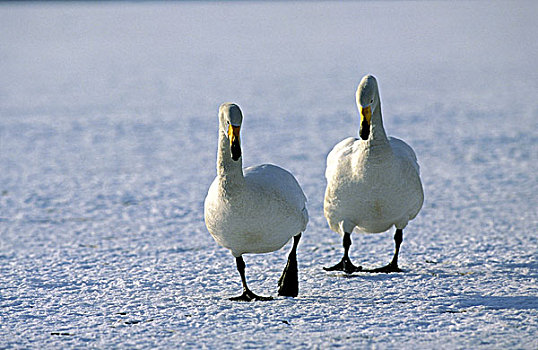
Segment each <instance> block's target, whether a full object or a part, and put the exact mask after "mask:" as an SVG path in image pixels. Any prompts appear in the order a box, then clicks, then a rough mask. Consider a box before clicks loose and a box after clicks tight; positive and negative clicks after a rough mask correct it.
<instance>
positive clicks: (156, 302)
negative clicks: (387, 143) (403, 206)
mask: <svg viewBox="0 0 538 350" xmlns="http://www.w3.org/2000/svg"><path fill="white" fill-rule="evenodd" d="M537 16H538V5H537V3H536V2H533V1H528V2H517V1H507V2H490V1H487V2H480V1H472V2H465V1H462V2H385V1H383V2H343V3H336V2H334V3H333V2H292V3H286V2H276V3H268V2H255V3H245V2H217V3H211V2H208V3H205V2H192V3H191V2H184V3H183V2H179V3H173V4H167V3H145V2H142V3H128V2H127V3H107V4H94V3H89V4H85V3H74V4H44V5H43V4H35V3H32V4H15V5H13V4H7V3H3V4H0V43H1V44H0V348H6V347H7V348H11V347H14V348H65V347H72V348H88V347H97V348H104V347H107V348H118V347H128V348H151V347H171V348H178V347H181V348H189V347H192V348H200V347H208V348H230V347H235V348H255V347H265V348H274V347H282V348H284V347H285V348H327V347H329V346H341V347H344V348H366V347H372V348H395V349H399V348H473V349H478V348H487V349H490V348H498V349H501V348H525V349H536V348H538V283H537V282H538V235H537V233H536V231H537V229H538V225H537V224H538V210H537V207H538V195H537V194H538V178H537V177H538V175H537V174H538V99H537V96H538V69H536V67H537V66H536V64H537V63H536V62H538V41H537V40H536V37H537V36H538V22H537V21H536V17H537ZM366 73H373V74H374V75H376V77H377V78H378V81H379V84H380V90H381V98H382V106H383V111H384V120H385V127H386V130H387V132H388V134H389V135H394V136H397V137H400V138H403V139H404V140H406V141H407V142H408V143H409V144H410V145H412V146H413V147H414V149H415V151H416V153H417V155H418V159H419V162H420V165H421V171H422V178H423V182H424V187H425V195H426V200H425V204H424V207H423V209H422V212H421V213H420V214H419V216H418V217H417V218H416V219H415V220H414V221H413V222H411V223H410V225H409V226H408V227H407V229H406V230H405V231H404V243H403V244H402V251H401V255H400V257H401V259H400V265H401V267H402V268H404V269H405V270H406V271H405V272H404V273H399V274H380V275H370V274H361V273H358V274H355V275H353V276H352V277H349V278H346V277H345V276H342V275H340V274H335V273H326V272H325V271H323V270H322V266H328V265H330V264H334V263H336V262H337V261H338V259H340V257H341V254H342V250H341V241H340V237H339V236H338V235H337V234H335V233H333V232H331V231H330V230H329V229H328V226H327V223H326V221H325V219H324V218H323V210H322V199H323V192H324V187H325V180H324V177H323V174H324V170H325V157H326V155H327V153H328V152H329V151H330V149H331V148H332V147H333V146H334V145H335V144H336V143H337V142H338V141H340V140H341V139H343V138H344V137H347V136H353V135H356V132H357V127H358V115H357V111H356V109H355V108H356V107H355V102H354V94H355V89H356V85H357V83H358V82H359V80H360V78H361V77H362V76H363V75H364V74H366ZM225 101H233V102H237V103H238V104H240V105H241V107H242V109H243V112H244V116H245V120H244V127H243V130H242V136H243V150H244V165H245V166H249V165H254V164H260V163H264V162H271V163H275V164H278V165H280V166H282V167H284V168H286V169H289V170H290V171H291V172H292V173H294V174H295V176H296V177H297V179H298V180H299V182H300V183H301V185H302V186H303V189H304V191H305V193H306V195H307V197H308V198H309V202H308V204H309V212H310V217H311V219H310V224H309V226H308V229H307V231H306V233H305V234H304V235H303V239H302V241H301V244H300V246H299V252H298V259H299V268H300V283H301V291H300V296H299V297H298V298H296V299H290V298H276V300H274V301H271V302H253V303H238V302H231V301H228V300H227V297H229V296H233V295H237V294H239V293H240V281H239V276H238V274H237V272H236V269H235V264H234V260H233V258H232V256H231V255H230V253H229V252H228V251H227V250H225V249H223V248H220V247H218V246H217V245H216V243H215V242H214V241H213V240H212V238H211V237H210V235H209V234H208V233H207V231H206V230H205V227H204V223H203V217H202V206H203V200H204V197H205V194H206V191H207V189H208V187H209V184H210V183H211V181H212V179H213V177H214V175H215V159H216V144H217V108H218V106H219V105H220V103H222V102H225ZM353 239H354V245H353V246H352V250H351V256H352V259H353V260H354V262H355V263H357V264H362V265H363V266H367V267H375V266H379V265H381V264H384V263H387V262H388V261H389V260H390V258H391V254H392V251H393V240H392V234H391V233H384V234H379V235H362V236H359V235H354V237H353ZM289 248H290V245H287V246H286V247H285V248H284V249H282V250H281V251H278V252H276V253H271V254H265V255H257V256H254V255H252V256H251V255H249V256H246V257H245V261H246V263H247V278H248V280H249V283H250V287H251V288H252V289H253V291H255V292H257V293H259V294H262V295H268V294H272V295H273V296H275V295H276V290H277V280H278V277H279V274H280V272H281V271H282V269H283V268H284V265H285V259H286V256H287V252H288V250H289Z"/></svg>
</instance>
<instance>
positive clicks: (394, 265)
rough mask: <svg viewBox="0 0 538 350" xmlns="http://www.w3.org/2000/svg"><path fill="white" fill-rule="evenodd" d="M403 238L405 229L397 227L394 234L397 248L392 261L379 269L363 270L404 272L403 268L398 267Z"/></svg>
mask: <svg viewBox="0 0 538 350" xmlns="http://www.w3.org/2000/svg"><path fill="white" fill-rule="evenodd" d="M402 240H403V230H400V229H396V233H395V234H394V243H395V245H396V248H395V250H394V256H393V257H392V261H391V262H390V264H388V265H387V266H383V267H379V268H377V269H372V270H363V271H364V272H385V273H389V272H402V270H401V269H400V268H399V267H398V254H399V253H400V244H402Z"/></svg>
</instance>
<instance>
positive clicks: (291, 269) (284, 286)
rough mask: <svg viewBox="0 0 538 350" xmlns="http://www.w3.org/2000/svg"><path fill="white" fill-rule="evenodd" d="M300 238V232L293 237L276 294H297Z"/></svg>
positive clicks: (292, 295)
mask: <svg viewBox="0 0 538 350" xmlns="http://www.w3.org/2000/svg"><path fill="white" fill-rule="evenodd" d="M300 239H301V234H298V235H297V236H295V237H294V238H293V248H292V249H291V252H290V255H289V257H288V262H287V264H286V267H285V268H284V271H283V272H282V276H280V279H279V280H278V287H279V288H278V295H280V296H283V297H293V298H295V297H296V296H297V295H298V294H299V277H298V275H299V273H298V271H297V245H298V244H299V240H300Z"/></svg>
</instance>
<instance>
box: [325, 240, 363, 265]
mask: <svg viewBox="0 0 538 350" xmlns="http://www.w3.org/2000/svg"><path fill="white" fill-rule="evenodd" d="M342 243H343V245H344V257H343V258H342V260H340V262H339V263H338V264H336V265H334V266H331V267H324V268H323V269H324V270H325V271H344V272H345V273H353V272H357V271H362V267H361V266H355V265H353V263H352V262H351V259H349V247H350V246H351V233H348V232H345V233H344V239H343V242H342Z"/></svg>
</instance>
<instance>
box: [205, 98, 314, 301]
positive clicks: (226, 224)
mask: <svg viewBox="0 0 538 350" xmlns="http://www.w3.org/2000/svg"><path fill="white" fill-rule="evenodd" d="M242 120H243V115H242V113H241V110H240V109H239V107H238V106H237V105H235V104H233V103H224V104H222V105H221V106H220V108H219V145H218V152H217V176H216V178H215V180H214V181H213V183H212V184H211V186H210V188H209V191H208V194H207V197H206V199H205V203H204V218H205V223H206V227H207V229H208V231H209V233H210V234H211V235H212V236H213V238H214V239H215V241H216V242H217V243H218V244H219V245H221V246H223V247H225V248H227V249H229V250H230V251H231V253H232V255H233V256H234V257H235V258H236V263H237V268H238V271H239V273H240V275H241V279H242V282H243V291H244V292H243V295H241V296H239V297H237V298H233V300H243V301H250V300H253V299H256V300H265V299H267V298H264V297H259V296H257V295H255V294H254V293H252V292H251V291H250V289H248V287H247V284H246V278H245V275H244V268H245V264H244V261H243V257H242V256H243V254H260V253H269V252H273V251H276V250H278V249H280V248H282V247H283V246H284V245H285V244H286V243H287V242H288V241H289V240H290V239H291V238H292V237H293V238H294V245H293V248H292V251H291V253H290V256H289V258H288V264H287V265H286V268H285V270H284V272H283V274H282V277H281V279H280V281H279V286H280V289H279V295H284V296H297V293H298V280H297V262H296V249H297V244H298V243H299V239H300V237H301V234H302V232H303V231H304V230H305V229H306V225H307V223H308V211H307V209H306V197H305V195H304V193H303V191H302V189H301V187H300V185H299V183H298V182H297V180H296V179H295V178H294V177H293V175H292V174H291V173H289V172H288V171H287V170H284V169H282V168H280V167H278V166H276V165H271V164H264V165H259V166H253V167H249V168H246V169H244V170H243V168H242V150H241V145H240V141H239V130H240V127H241V123H242Z"/></svg>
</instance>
